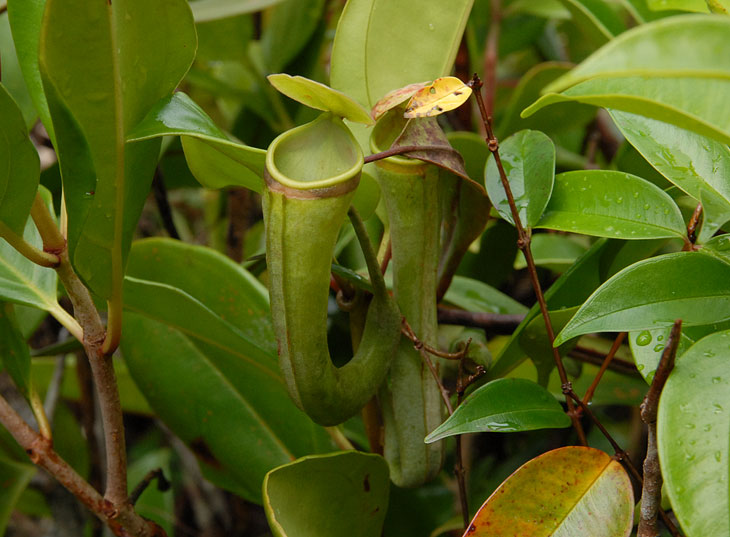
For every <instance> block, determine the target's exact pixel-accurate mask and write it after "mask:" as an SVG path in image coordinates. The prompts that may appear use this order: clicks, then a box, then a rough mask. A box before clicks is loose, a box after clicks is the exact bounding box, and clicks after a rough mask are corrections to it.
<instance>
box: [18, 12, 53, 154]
mask: <svg viewBox="0 0 730 537" xmlns="http://www.w3.org/2000/svg"><path fill="white" fill-rule="evenodd" d="M45 6H46V0H8V18H9V20H10V28H11V29H12V31H13V41H15V50H16V52H17V55H18V63H19V64H20V69H21V71H22V72H23V77H24V78H25V84H26V86H27V88H28V92H29V93H30V97H31V99H32V100H33V104H34V105H35V108H36V111H37V112H38V115H39V116H40V118H41V121H42V122H43V126H44V127H45V128H46V131H48V135H49V136H50V138H51V140H54V132H53V123H52V122H51V113H50V112H49V110H48V102H47V100H46V95H45V93H44V91H43V83H42V82H41V72H40V68H39V63H38V44H39V43H40V39H41V24H42V21H43V10H44V9H45Z"/></svg>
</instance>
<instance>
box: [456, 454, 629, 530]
mask: <svg viewBox="0 0 730 537" xmlns="http://www.w3.org/2000/svg"><path fill="white" fill-rule="evenodd" d="M633 516H634V492H633V489H632V488H631V482H630V481H629V476H628V475H627V474H626V472H625V471H624V469H623V468H622V467H621V465H620V464H619V463H618V462H616V461H615V460H613V459H612V458H611V457H610V456H609V455H607V454H606V453H604V452H603V451H599V450H597V449H594V448H589V447H564V448H560V449H556V450H553V451H549V452H548V453H545V454H543V455H540V456H539V457H536V458H534V459H532V460H531V461H529V462H527V463H526V464H524V465H523V466H521V467H520V468H519V469H518V470H517V471H516V472H515V473H513V474H512V475H511V476H510V477H509V478H508V479H507V480H506V481H505V482H504V483H502V484H501V485H500V486H499V488H497V490H495V491H494V493H493V494H492V495H491V496H490V497H489V499H488V500H487V501H486V502H484V505H482V507H481V508H480V509H479V511H478V512H477V514H476V516H475V517H474V519H473V520H472V522H471V524H470V525H469V528H468V529H467V531H466V533H464V537H549V536H554V537H563V536H568V535H590V536H591V537H627V536H628V535H630V534H631V528H632V526H633Z"/></svg>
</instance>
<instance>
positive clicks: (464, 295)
mask: <svg viewBox="0 0 730 537" xmlns="http://www.w3.org/2000/svg"><path fill="white" fill-rule="evenodd" d="M444 301H445V302H448V303H449V304H453V305H454V306H458V307H460V308H462V309H465V310H467V311H475V312H479V311H481V312H488V313H512V314H520V313H525V312H526V311H527V308H526V307H525V306H523V305H522V304H520V303H519V302H517V301H516V300H514V299H513V298H511V297H509V296H507V295H505V294H504V293H502V292H501V291H498V290H497V289H495V288H494V287H492V286H490V285H487V284H486V283H482V282H480V281H478V280H474V279H471V278H466V277H464V276H454V279H453V280H451V285H450V286H449V290H448V291H447V292H446V295H444Z"/></svg>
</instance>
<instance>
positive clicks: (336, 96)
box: [266, 73, 374, 125]
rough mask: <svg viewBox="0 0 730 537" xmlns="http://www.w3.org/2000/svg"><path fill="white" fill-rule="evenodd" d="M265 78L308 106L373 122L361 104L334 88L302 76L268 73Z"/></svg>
mask: <svg viewBox="0 0 730 537" xmlns="http://www.w3.org/2000/svg"><path fill="white" fill-rule="evenodd" d="M266 78H267V79H268V80H269V82H271V85H272V86H274V87H275V88H276V89H277V90H279V91H280V92H281V93H283V94H284V95H286V96H287V97H289V98H290V99H294V100H295V101H298V102H300V103H302V104H306V105H307V106H309V107H310V108H315V109H316V110H322V111H324V112H332V113H333V114H334V115H336V116H338V117H341V118H344V119H349V120H350V121H354V122H355V123H363V124H365V125H372V124H373V123H374V122H373V118H371V117H370V114H369V113H368V111H367V110H365V108H363V106H362V105H360V104H359V103H358V102H357V101H355V100H353V99H351V98H350V97H348V96H347V95H345V94H344V93H342V92H341V91H337V90H334V89H332V88H330V87H329V86H325V85H324V84H321V83H319V82H315V81H314V80H310V79H308V78H304V77H303V76H291V75H287V74H285V73H279V74H276V75H269V76H267V77H266Z"/></svg>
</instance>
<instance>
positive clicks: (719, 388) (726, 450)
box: [657, 331, 730, 537]
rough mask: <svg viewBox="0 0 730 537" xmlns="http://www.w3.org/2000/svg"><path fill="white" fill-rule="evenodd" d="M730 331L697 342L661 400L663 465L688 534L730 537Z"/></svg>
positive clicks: (676, 369)
mask: <svg viewBox="0 0 730 537" xmlns="http://www.w3.org/2000/svg"><path fill="white" fill-rule="evenodd" d="M729 348H730V331H724V332H718V333H715V334H712V335H710V336H707V337H706V338H703V339H701V340H700V341H698V342H697V343H695V344H694V345H693V346H692V347H691V348H690V349H689V350H688V351H687V352H685V353H684V354H683V355H682V356H681V357H680V358H679V359H678V360H677V363H676V365H675V367H674V370H673V371H672V373H671V375H670V376H669V380H668V381H667V384H666V385H665V387H664V390H663V391H662V397H661V399H660V400H659V415H658V418H657V436H658V447H659V461H660V463H661V469H662V475H663V477H664V481H665V484H666V490H667V492H668V494H669V498H670V500H671V503H672V508H673V510H674V514H675V515H676V516H677V519H679V523H680V524H681V526H682V529H683V530H684V532H685V535H702V536H706V537H720V536H724V535H728V533H730V519H729V518H728V512H729V511H730V502H729V501H728V494H727V487H728V486H727V483H728V479H730V421H729V420H728V419H727V413H728V411H730V376H728V369H727V361H728V357H729V356H730V351H729V350H728V349H729Z"/></svg>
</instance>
